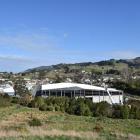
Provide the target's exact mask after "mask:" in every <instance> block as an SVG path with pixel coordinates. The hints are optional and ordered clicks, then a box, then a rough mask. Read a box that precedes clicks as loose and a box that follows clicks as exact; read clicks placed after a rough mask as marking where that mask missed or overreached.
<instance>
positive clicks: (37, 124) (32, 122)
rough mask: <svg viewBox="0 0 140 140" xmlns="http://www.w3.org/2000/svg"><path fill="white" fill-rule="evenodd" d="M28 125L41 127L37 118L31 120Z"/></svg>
mask: <svg viewBox="0 0 140 140" xmlns="http://www.w3.org/2000/svg"><path fill="white" fill-rule="evenodd" d="M28 123H29V125H30V126H41V125H42V123H41V121H40V120H39V119H37V118H33V119H32V120H30V121H29V122H28Z"/></svg>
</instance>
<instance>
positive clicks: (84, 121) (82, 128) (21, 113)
mask: <svg viewBox="0 0 140 140" xmlns="http://www.w3.org/2000/svg"><path fill="white" fill-rule="evenodd" d="M32 118H38V119H39V120H40V121H41V123H42V126H39V127H31V126H29V124H28V122H29V120H31V119H32ZM20 139H21V140H23V139H28V140H38V139H39V140H45V139H48V140H54V139H56V140H71V139H72V140H84V139H89V140H90V139H105V140H106V139H107V140H109V139H110V140H112V139H114V140H115V139H118V140H119V139H136V140H137V139H140V120H130V119H128V120H122V119H110V118H102V117H100V118H94V117H85V116H75V115H68V114H65V113H61V112H41V111H39V110H38V109H30V108H27V107H22V106H16V105H13V106H11V107H6V108H0V140H20Z"/></svg>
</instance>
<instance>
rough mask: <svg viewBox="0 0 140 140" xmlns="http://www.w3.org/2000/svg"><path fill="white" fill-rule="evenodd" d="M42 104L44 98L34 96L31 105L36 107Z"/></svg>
mask: <svg viewBox="0 0 140 140" xmlns="http://www.w3.org/2000/svg"><path fill="white" fill-rule="evenodd" d="M43 104H44V98H42V97H39V96H38V97H36V98H35V99H34V100H33V101H32V105H33V106H34V107H37V108H39V107H41V106H42V105H43Z"/></svg>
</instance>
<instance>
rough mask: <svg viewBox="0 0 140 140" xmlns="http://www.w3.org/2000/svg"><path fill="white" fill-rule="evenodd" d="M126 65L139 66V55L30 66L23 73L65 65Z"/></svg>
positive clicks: (59, 67)
mask: <svg viewBox="0 0 140 140" xmlns="http://www.w3.org/2000/svg"><path fill="white" fill-rule="evenodd" d="M116 64H117V65H118V67H119V65H123V64H124V65H128V67H133V68H138V69H139V68H140V57H136V58H134V59H120V60H115V59H110V60H104V61H99V62H82V63H74V64H64V63H61V64H57V65H51V66H40V67H36V68H31V69H28V70H26V71H24V72H25V73H30V72H35V71H42V70H54V69H61V68H63V67H65V66H69V67H71V66H75V67H80V68H81V67H88V66H91V67H92V66H95V65H96V66H99V67H100V66H114V65H116Z"/></svg>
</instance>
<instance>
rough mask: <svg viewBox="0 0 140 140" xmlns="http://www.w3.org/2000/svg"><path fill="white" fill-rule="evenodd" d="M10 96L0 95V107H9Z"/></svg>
mask: <svg viewBox="0 0 140 140" xmlns="http://www.w3.org/2000/svg"><path fill="white" fill-rule="evenodd" d="M10 104H11V102H10V98H4V97H3V96H0V107H7V106H10Z"/></svg>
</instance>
